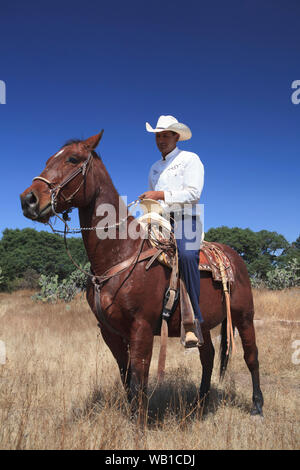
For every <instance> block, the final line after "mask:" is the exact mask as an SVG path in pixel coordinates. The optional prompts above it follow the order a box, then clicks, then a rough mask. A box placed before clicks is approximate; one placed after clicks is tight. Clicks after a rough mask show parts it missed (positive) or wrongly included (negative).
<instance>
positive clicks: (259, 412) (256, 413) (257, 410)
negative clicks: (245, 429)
mask: <svg viewBox="0 0 300 470" xmlns="http://www.w3.org/2000/svg"><path fill="white" fill-rule="evenodd" d="M250 415H251V416H252V417H256V416H257V417H259V418H263V417H264V415H263V412H262V407H261V406H260V405H254V406H253V408H252V410H251V412H250Z"/></svg>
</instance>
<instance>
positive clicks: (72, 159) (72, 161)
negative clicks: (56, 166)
mask: <svg viewBox="0 0 300 470" xmlns="http://www.w3.org/2000/svg"><path fill="white" fill-rule="evenodd" d="M67 161H68V162H70V163H78V160H77V158H75V157H69V158H68V160H67Z"/></svg>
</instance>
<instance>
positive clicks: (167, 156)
mask: <svg viewBox="0 0 300 470" xmlns="http://www.w3.org/2000/svg"><path fill="white" fill-rule="evenodd" d="M179 152H180V150H179V148H178V147H175V148H174V150H172V152H170V153H168V154H167V155H166V156H165V158H163V157H161V159H162V161H163V162H165V161H167V160H170V158H172V157H175V155H177V154H178V153H179Z"/></svg>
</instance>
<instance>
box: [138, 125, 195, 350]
mask: <svg viewBox="0 0 300 470" xmlns="http://www.w3.org/2000/svg"><path fill="white" fill-rule="evenodd" d="M146 130H147V131H148V132H153V133H155V139H156V145H157V147H158V150H159V151H160V153H161V156H162V158H161V159H160V160H158V161H157V162H155V163H154V164H153V165H152V167H151V169H150V173H149V189H150V190H149V191H146V192H145V193H143V194H141V196H140V199H144V198H149V199H154V200H157V201H159V202H160V203H161V204H162V206H163V207H164V209H165V210H166V212H170V213H171V214H172V216H174V219H175V221H174V235H175V238H176V241H177V247H178V258H179V269H180V271H181V274H182V277H183V279H184V282H185V285H186V289H187V292H188V294H189V297H190V300H191V303H192V306H193V310H194V315H195V318H196V319H197V320H198V321H199V322H200V323H201V322H202V321H203V320H202V315H201V312H200V307H199V296H200V272H199V270H198V262H199V248H200V244H201V240H202V224H201V219H200V212H199V204H198V202H199V200H200V195H201V192H202V189H203V184H204V167H203V164H202V162H201V160H200V158H199V157H198V155H196V154H195V153H192V152H187V151H184V150H180V149H179V148H178V147H177V142H178V141H183V140H188V139H190V138H191V136H192V133H191V131H190V129H189V128H188V126H186V125H185V124H182V123H180V122H178V120H177V119H176V118H174V117H173V116H160V117H159V119H158V121H157V125H156V128H155V129H153V128H152V127H151V126H150V124H149V123H148V122H147V123H146ZM185 330H186V331H185V332H186V337H185V345H186V347H194V346H196V345H197V344H198V339H197V337H196V335H195V333H194V325H189V326H188V327H186V328H185Z"/></svg>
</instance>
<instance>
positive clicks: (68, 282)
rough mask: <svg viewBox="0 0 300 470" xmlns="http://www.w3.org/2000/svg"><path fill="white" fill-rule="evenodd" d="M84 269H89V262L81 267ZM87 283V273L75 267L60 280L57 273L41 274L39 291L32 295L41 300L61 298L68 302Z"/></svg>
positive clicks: (47, 300) (49, 300)
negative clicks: (50, 274)
mask: <svg viewBox="0 0 300 470" xmlns="http://www.w3.org/2000/svg"><path fill="white" fill-rule="evenodd" d="M82 269H84V270H85V271H88V269H89V263H87V264H86V265H85V266H83V268H82ZM86 285H87V275H86V274H84V273H83V272H82V271H81V270H80V269H76V270H75V271H73V272H72V273H71V275H70V276H69V277H67V278H66V279H63V280H62V281H61V282H59V280H58V275H57V274H56V275H54V276H46V275H45V274H42V275H41V277H40V279H39V286H40V292H38V293H37V294H35V295H33V296H32V298H33V300H37V301H41V302H51V303H54V302H57V301H58V300H63V301H64V302H70V301H71V300H73V299H74V297H75V295H76V294H77V293H78V292H80V291H83V290H85V288H86Z"/></svg>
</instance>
